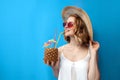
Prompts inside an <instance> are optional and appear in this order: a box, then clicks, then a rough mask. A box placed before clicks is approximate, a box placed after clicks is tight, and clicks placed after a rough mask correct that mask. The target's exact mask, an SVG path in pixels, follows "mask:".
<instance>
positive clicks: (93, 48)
mask: <svg viewBox="0 0 120 80" xmlns="http://www.w3.org/2000/svg"><path fill="white" fill-rule="evenodd" d="M98 48H99V43H98V42H90V54H91V58H90V61H89V71H88V80H100V73H99V69H98V56H97V51H98Z"/></svg>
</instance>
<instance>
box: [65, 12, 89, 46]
mask: <svg viewBox="0 0 120 80" xmlns="http://www.w3.org/2000/svg"><path fill="white" fill-rule="evenodd" d="M69 17H75V24H76V28H75V33H74V37H75V40H77V41H78V42H79V43H80V45H81V46H83V47H88V46H89V40H90V36H89V33H88V30H87V26H86V24H85V23H84V21H83V20H82V19H81V18H80V17H79V16H78V15H77V14H72V15H70V16H69ZM69 17H68V18H69ZM64 39H65V40H66V41H67V42H68V43H69V42H70V37H69V36H65V35H64Z"/></svg>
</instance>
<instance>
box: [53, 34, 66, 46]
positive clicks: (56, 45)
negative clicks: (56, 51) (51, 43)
mask: <svg viewBox="0 0 120 80" xmlns="http://www.w3.org/2000/svg"><path fill="white" fill-rule="evenodd" d="M63 33H64V32H61V33H60V34H59V36H58V40H57V42H56V44H55V48H56V47H57V44H58V42H59V40H60V37H61V35H62V34H63Z"/></svg>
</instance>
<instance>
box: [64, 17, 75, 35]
mask: <svg viewBox="0 0 120 80" xmlns="http://www.w3.org/2000/svg"><path fill="white" fill-rule="evenodd" d="M75 28H76V25H75V17H69V18H68V19H67V21H66V22H65V23H64V30H65V34H64V35H65V36H73V35H74V33H75Z"/></svg>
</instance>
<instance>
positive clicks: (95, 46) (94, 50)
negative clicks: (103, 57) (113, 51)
mask: <svg viewBox="0 0 120 80" xmlns="http://www.w3.org/2000/svg"><path fill="white" fill-rule="evenodd" d="M89 44H90V53H91V56H95V55H96V54H97V51H98V49H99V47H100V45H99V43H98V42H95V41H90V42H89Z"/></svg>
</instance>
